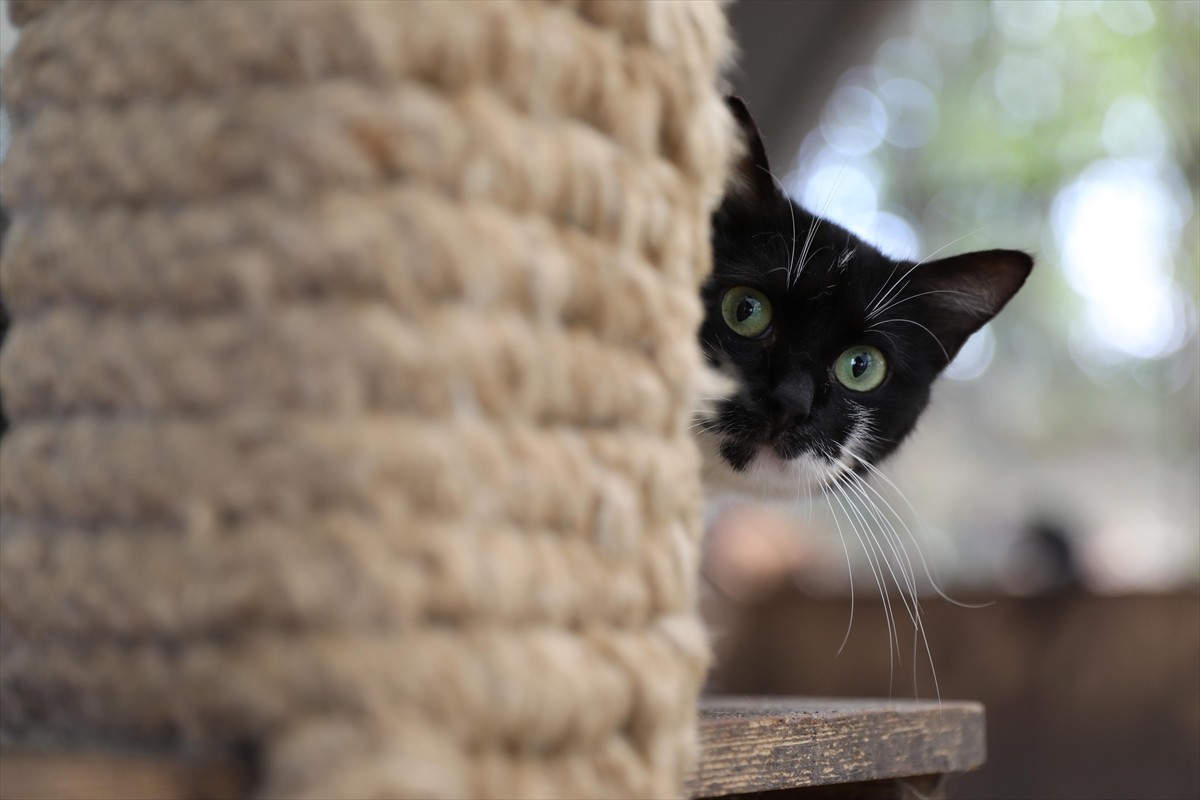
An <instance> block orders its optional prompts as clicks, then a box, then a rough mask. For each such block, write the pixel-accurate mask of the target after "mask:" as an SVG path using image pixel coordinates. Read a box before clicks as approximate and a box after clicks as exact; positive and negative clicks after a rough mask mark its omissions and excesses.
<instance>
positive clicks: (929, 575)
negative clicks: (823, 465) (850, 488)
mask: <svg viewBox="0 0 1200 800" xmlns="http://www.w3.org/2000/svg"><path fill="white" fill-rule="evenodd" d="M850 456H851V457H852V458H854V459H855V460H856V461H858V462H859V463H860V464H862V465H863V467H864V468H865V469H866V470H867V471H868V472H869V473H870V474H871V475H874V476H876V477H878V478H879V479H880V480H882V481H884V482H885V483H886V484H887V485H888V486H890V487H891V489H892V491H894V492H895V493H896V494H897V495H898V496H899V497H900V499H901V500H902V501H903V502H904V505H905V506H907V507H908V510H909V511H910V512H912V514H913V516H915V517H916V518H917V521H918V522H919V523H920V524H921V527H922V528H923V529H925V530H933V528H931V527H930V526H929V525H928V524H927V523H926V522H925V521H924V520H923V519H922V518H921V515H920V514H919V513H918V512H917V510H916V509H915V508H913V505H912V503H910V502H909V500H908V498H907V497H906V496H905V494H904V492H902V491H901V490H900V487H898V486H897V485H896V484H895V482H894V481H892V479H891V478H889V477H888V476H887V474H886V473H884V472H883V470H881V469H880V468H879V467H877V466H875V465H874V464H872V463H871V462H869V461H867V460H866V459H864V458H862V457H860V456H859V455H858V454H856V453H853V452H851V453H850ZM863 485H864V486H865V487H866V488H868V489H870V491H871V492H872V493H873V494H874V495H875V496H876V497H878V498H879V501H880V502H882V503H883V504H884V505H885V506H886V507H887V509H888V511H889V512H891V514H892V516H893V517H895V518H896V520H898V521H899V522H900V525H901V527H903V528H904V532H905V533H906V534H907V535H908V538H909V539H910V540H911V541H912V543H913V546H914V547H916V549H917V556H918V557H919V558H920V560H921V569H922V571H923V572H924V573H925V577H926V579H928V581H929V585H930V586H931V587H932V588H933V590H934V591H935V592H936V593H937V595H938V597H940V598H942V599H943V600H945V601H946V602H947V603H951V604H952V605H956V606H959V607H960V608H987V607H988V606H990V605H993V604H992V603H964V602H963V601H961V600H956V599H954V598H953V597H951V596H950V595H948V594H946V592H945V590H943V589H942V586H941V584H940V583H939V582H938V580H937V578H936V577H934V575H933V571H932V570H931V569H930V567H929V562H927V561H926V560H925V554H924V553H923V552H922V551H921V545H920V542H918V541H917V537H916V535H915V534H914V533H913V531H912V528H910V527H909V526H908V523H906V522H905V521H904V518H903V517H901V516H900V514H899V513H898V512H897V511H896V509H895V508H894V507H893V506H892V504H891V503H889V502H888V500H887V498H886V497H884V496H883V494H882V493H880V491H879V490H878V489H876V488H875V487H874V486H872V485H871V484H870V483H869V482H864V483H863Z"/></svg>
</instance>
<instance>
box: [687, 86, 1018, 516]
mask: <svg viewBox="0 0 1200 800" xmlns="http://www.w3.org/2000/svg"><path fill="white" fill-rule="evenodd" d="M728 102H729V107H730V109H731V111H732V113H733V115H734V117H735V119H736V120H737V122H738V125H739V127H740V130H741V133H742V137H743V139H744V144H745V150H744V155H743V157H742V158H741V159H740V161H739V163H738V164H737V165H736V166H735V169H734V175H733V177H732V179H731V181H730V187H729V189H728V191H727V194H726V197H725V198H724V200H723V202H722V205H721V207H720V208H719V209H718V210H717V212H716V213H715V214H714V215H713V229H712V245H713V274H712V277H711V278H710V279H709V280H708V282H707V284H706V285H705V287H704V290H703V300H704V304H705V311H706V316H705V321H704V324H703V327H702V328H701V330H700V342H701V346H702V347H703V349H704V352H705V354H706V356H707V358H708V360H709V362H710V363H711V364H712V365H713V366H715V367H717V368H718V369H720V370H721V371H722V372H724V373H725V374H726V375H727V376H728V377H729V378H731V379H732V381H733V387H734V388H733V391H732V393H731V394H729V395H728V396H727V397H725V398H724V399H721V400H718V401H717V402H716V403H715V404H714V405H713V406H712V407H711V409H710V410H709V411H707V412H705V413H703V414H702V415H701V419H700V421H699V423H698V426H697V430H698V440H699V442H700V444H701V447H702V449H703V450H704V453H705V458H706V463H705V480H706V484H707V485H708V486H709V487H710V488H712V489H715V490H731V489H732V490H737V491H743V492H749V493H752V494H755V495H760V496H761V495H771V496H777V497H781V498H788V499H796V497H797V495H798V494H799V493H800V492H801V491H805V490H811V489H814V488H821V487H825V486H828V485H830V484H831V483H834V482H836V481H838V480H839V478H841V477H843V476H845V475H847V473H855V474H861V473H863V472H865V471H866V470H868V469H869V466H868V465H871V466H873V465H875V464H876V463H878V462H879V461H880V460H881V459H883V458H884V457H885V456H887V455H888V454H889V453H891V452H892V451H893V450H895V449H896V447H897V446H899V444H900V443H901V441H903V440H904V438H905V437H906V436H908V434H909V433H910V432H911V431H912V429H913V426H914V425H915V424H916V421H917V418H918V417H919V416H920V415H921V412H922V411H923V410H924V409H925V406H926V405H927V403H928V402H929V392H930V386H931V385H932V383H933V381H934V379H935V378H937V376H938V374H939V373H940V372H941V371H942V370H943V369H944V368H945V367H946V366H947V365H948V364H949V363H950V361H951V359H952V358H953V357H954V355H955V353H957V352H958V350H959V348H960V347H962V345H963V343H964V342H965V341H966V340H967V337H969V336H970V335H971V334H972V333H974V332H975V331H976V330H978V329H979V328H980V327H981V326H982V325H983V324H984V323H986V322H987V321H988V320H990V319H991V318H992V317H993V316H995V314H996V313H997V312H998V311H999V310H1000V309H1001V308H1003V307H1004V304H1005V303H1007V302H1008V300H1009V299H1010V298H1011V297H1012V296H1013V295H1014V294H1015V293H1016V291H1017V290H1018V289H1019V288H1020V287H1021V285H1022V284H1023V283H1024V282H1025V279H1026V277H1028V275H1029V272H1030V270H1031V269H1032V267H1033V259H1032V258H1030V257H1029V256H1028V255H1026V254H1025V253H1022V252H1019V251H1015V250H987V251H982V252H976V253H967V254H965V255H959V256H952V257H950V258H944V259H940V260H938V261H930V262H920V263H913V262H910V261H903V260H900V261H897V260H894V259H891V258H888V257H887V256H885V255H883V254H882V253H880V252H879V251H878V250H877V249H875V248H874V247H872V246H871V245H869V244H867V243H866V242H864V241H863V240H861V239H859V238H857V237H856V236H854V235H853V234H851V233H850V232H849V231H847V230H845V229H844V228H841V227H839V226H837V225H835V224H833V223H832V222H829V221H827V220H823V219H821V218H819V217H816V216H814V215H812V214H810V213H809V212H808V211H805V210H804V209H803V208H801V207H800V206H799V205H797V204H796V203H794V202H793V201H792V200H791V199H789V198H788V197H787V196H786V195H785V194H784V193H783V191H782V190H781V189H780V188H779V187H778V184H777V182H776V181H775V179H774V178H773V177H772V175H771V173H770V171H769V167H768V164H767V156H766V150H765V149H764V147H763V143H762V139H761V137H760V136H759V133H758V129H757V128H756V126H755V124H754V121H753V119H752V118H751V117H750V113H749V111H748V110H747V108H746V106H745V104H744V103H743V102H742V101H741V100H740V99H738V98H730V99H729V101H728Z"/></svg>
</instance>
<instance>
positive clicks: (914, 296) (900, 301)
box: [866, 289, 972, 322]
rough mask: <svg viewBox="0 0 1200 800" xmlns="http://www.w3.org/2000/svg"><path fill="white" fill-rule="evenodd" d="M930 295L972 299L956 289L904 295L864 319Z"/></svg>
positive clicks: (868, 319)
mask: <svg viewBox="0 0 1200 800" xmlns="http://www.w3.org/2000/svg"><path fill="white" fill-rule="evenodd" d="M930 294H954V295H958V296H960V297H965V298H967V299H968V300H970V299H972V298H971V295H969V294H967V293H966V292H960V291H958V290H956V289H930V290H929V291H928V292H918V293H917V294H910V295H906V296H904V297H901V298H900V299H898V300H892V302H890V303H888V304H887V305H886V306H883V307H882V308H877V309H875V310H873V311H871V312H870V313H868V314H867V316H866V319H867V321H868V322H869V321H870V320H872V319H874V318H875V317H877V316H879V315H880V314H886V313H887V312H888V311H890V310H892V309H893V308H895V307H896V306H898V305H901V304H903V303H907V302H908V301H909V300H916V299H917V298H918V297H925V296H926V295H930Z"/></svg>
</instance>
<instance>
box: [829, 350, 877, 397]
mask: <svg viewBox="0 0 1200 800" xmlns="http://www.w3.org/2000/svg"><path fill="white" fill-rule="evenodd" d="M887 371H888V370H887V359H885V358H884V357H883V353H881V352H879V351H878V350H876V349H875V348H874V347H871V346H870V345H866V344H860V345H856V346H854V347H851V348H848V349H847V350H845V351H843V353H842V354H841V355H840V356H838V358H837V361H835V362H834V363H833V374H834V376H836V377H837V379H838V381H840V382H841V384H842V385H843V386H845V387H846V388H847V389H853V390H854V391H856V392H869V391H871V390H873V389H878V388H879V385H880V384H881V383H883V379H884V378H886V377H887Z"/></svg>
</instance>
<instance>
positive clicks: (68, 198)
mask: <svg viewBox="0 0 1200 800" xmlns="http://www.w3.org/2000/svg"><path fill="white" fill-rule="evenodd" d="M9 7H10V12H11V16H12V18H13V20H14V22H16V23H18V24H23V25H24V29H23V30H22V36H21V39H20V42H19V44H18V46H17V48H16V50H15V52H14V54H13V57H12V59H11V62H10V63H9V64H8V65H7V66H6V68H5V70H4V96H5V101H6V103H7V105H8V108H9V111H10V113H11V115H12V119H13V121H14V126H13V139H12V145H11V149H10V151H9V154H8V157H7V159H6V161H5V163H4V167H3V176H2V177H3V185H2V190H3V201H4V203H5V204H6V205H7V206H8V207H9V208H10V209H11V210H12V211H13V212H14V222H13V227H12V229H11V230H10V232H9V241H8V242H7V245H6V248H5V251H4V253H3V261H2V264H0V281H2V290H3V293H4V296H5V298H6V301H7V303H8V304H9V306H10V308H11V311H12V312H13V316H14V325H13V328H12V331H11V333H10V336H9V341H8V342H7V343H6V346H5V348H4V351H3V358H2V359H0V390H2V392H3V396H4V398H5V402H6V406H7V411H8V413H9V415H10V417H11V419H12V421H13V426H12V428H11V430H10V432H9V434H8V436H7V438H6V439H5V441H4V443H3V447H2V448H0V507H2V514H0V729H2V731H3V736H4V737H5V738H6V740H8V741H13V740H19V741H35V740H37V741H46V740H47V739H48V738H49V739H50V740H51V741H63V740H64V739H71V740H75V741H82V742H83V743H84V744H96V743H110V744H111V743H112V742H114V741H116V742H121V743H125V744H129V743H133V744H146V743H148V744H152V745H155V746H163V745H166V746H169V747H173V748H182V749H185V750H192V751H212V750H217V751H219V750H224V749H228V748H232V747H234V746H238V745H241V744H244V743H246V742H251V743H257V744H258V745H259V746H260V748H261V751H262V752H263V754H264V760H265V761H264V765H263V767H264V778H263V783H262V785H261V786H260V787H259V793H260V794H261V795H263V796H276V795H281V796H296V797H314V798H315V797H335V796H341V797H455V796H477V797H517V796H524V797H546V798H550V797H555V798H557V797H619V796H624V797H649V796H668V795H672V794H676V793H678V791H679V789H680V785H681V784H680V782H681V780H682V776H683V774H684V772H685V770H686V769H687V767H688V764H689V762H690V760H691V759H692V757H693V746H694V741H693V739H694V722H695V721H694V711H695V709H694V704H695V696H696V693H697V691H698V688H699V684H700V681H701V678H702V675H703V671H704V667H705V664H706V659H707V646H706V642H705V639H704V635H703V631H702V627H701V624H700V622H699V620H698V617H697V616H696V612H695V608H694V603H695V581H696V572H697V558H698V538H699V525H700V523H699V518H698V513H699V512H698V509H699V505H700V503H699V484H698V475H697V469H698V458H697V455H696V452H695V449H694V447H693V445H692V443H691V440H690V438H689V435H688V422H689V416H690V414H689V411H690V409H691V408H692V407H693V404H694V400H695V394H696V387H697V385H698V381H699V369H700V367H699V364H700V358H699V355H698V352H697V348H696V343H695V341H694V337H695V331H696V329H697V326H698V323H699V319H700V313H701V311H700V306H699V300H698V297H697V287H698V285H699V282H700V281H701V280H702V278H703V276H704V274H705V273H706V272H707V269H708V265H709V250H708V216H709V213H710V210H711V208H712V207H713V205H714V204H715V203H716V201H717V199H718V196H719V192H720V188H721V184H722V180H723V175H724V170H725V164H726V161H727V157H726V155H727V154H726V151H727V149H728V143H729V142H730V140H731V136H730V132H729V131H728V127H729V126H728V122H727V119H726V115H725V112H724V107H723V104H722V103H721V101H720V98H719V96H718V93H717V92H716V90H715V82H716V80H717V73H718V71H719V69H720V67H721V66H722V62H723V60H724V58H725V57H726V53H727V50H728V43H727V37H726V30H725V22H724V19H723V17H722V12H721V9H720V7H719V6H718V5H715V4H710V3H696V4H686V3H645V4H643V3H610V2H605V0H591V1H588V0H581V1H579V2H559V3H555V2H517V3H508V2H494V3H493V2H489V3H441V2H432V3H425V2H396V3H388V2H364V3H325V2H295V3H282V2H272V3H240V4H233V3H204V2H195V3H184V2H155V3H148V4H147V3H134V2H121V3H88V2H79V3H73V2H67V3H60V2H53V1H51V2H30V0H13V2H10V4H9Z"/></svg>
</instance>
